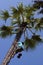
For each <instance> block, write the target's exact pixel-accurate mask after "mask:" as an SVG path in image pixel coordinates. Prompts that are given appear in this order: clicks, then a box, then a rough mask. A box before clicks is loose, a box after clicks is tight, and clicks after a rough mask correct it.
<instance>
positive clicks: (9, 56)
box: [1, 27, 24, 65]
mask: <svg viewBox="0 0 43 65" xmlns="http://www.w3.org/2000/svg"><path fill="white" fill-rule="evenodd" d="M20 29H21V30H20V31H19V32H18V33H17V35H16V37H15V40H14V42H13V44H12V46H11V48H10V49H9V51H8V53H7V55H6V57H5V58H4V60H3V62H2V64H1V65H8V63H9V62H10V60H11V59H12V58H13V57H14V55H15V54H16V50H17V42H18V41H19V40H20V37H21V35H22V33H23V30H24V27H21V28H20Z"/></svg>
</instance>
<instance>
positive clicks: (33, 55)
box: [0, 0, 43, 65]
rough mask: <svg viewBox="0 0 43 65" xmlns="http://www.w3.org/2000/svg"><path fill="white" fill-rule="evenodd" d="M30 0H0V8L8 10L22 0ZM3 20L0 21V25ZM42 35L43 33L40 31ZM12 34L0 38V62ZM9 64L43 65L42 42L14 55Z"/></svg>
mask: <svg viewBox="0 0 43 65" xmlns="http://www.w3.org/2000/svg"><path fill="white" fill-rule="evenodd" d="M31 1H32V0H0V10H5V9H7V10H10V7H11V6H15V7H16V6H17V4H18V3H20V2H22V3H23V4H24V5H28V4H30V3H31ZM3 23H4V22H3V21H0V25H2V24H3ZM39 34H40V32H39ZM41 36H42V37H43V33H42V32H41ZM13 40H14V36H12V37H8V38H6V39H2V38H0V63H1V62H2V61H3V59H4V57H5V55H6V53H7V51H8V50H9V48H10V46H11V44H12V42H13ZM9 65H43V44H41V45H38V46H36V48H35V49H34V50H29V51H28V52H26V51H25V52H23V56H22V57H21V58H20V59H17V57H16V56H15V57H14V58H13V59H12V60H11V62H10V63H9Z"/></svg>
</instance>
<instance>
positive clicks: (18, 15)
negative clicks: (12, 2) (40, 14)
mask: <svg viewBox="0 0 43 65" xmlns="http://www.w3.org/2000/svg"><path fill="white" fill-rule="evenodd" d="M37 10H38V8H36V7H34V5H33V6H23V4H22V3H21V4H19V5H18V6H17V7H16V8H15V7H11V13H10V14H9V12H8V11H7V10H5V11H1V14H0V18H1V19H3V20H5V23H6V21H7V20H8V18H10V19H11V25H10V26H6V25H3V26H2V27H0V36H1V37H2V38H6V37H7V36H11V35H13V34H16V37H15V39H14V41H13V43H12V46H11V48H10V49H9V51H8V53H7V55H6V57H5V58H4V60H3V62H2V65H7V64H8V63H9V62H10V60H11V59H12V58H13V57H14V55H15V54H17V53H19V52H22V51H24V50H28V48H31V49H32V48H34V47H35V46H36V44H37V43H39V42H41V41H42V39H41V37H40V35H36V32H37V31H38V30H41V29H42V28H43V22H42V21H43V18H36V19H35V18H34V12H36V11H37ZM33 29H34V30H35V32H34V31H33ZM29 31H30V32H31V33H32V35H31V34H30V33H28V32H29ZM22 35H23V36H24V41H23V46H24V48H22V46H18V42H19V41H20V38H21V36H22ZM29 35H31V38H29ZM21 43H22V42H21ZM20 56H21V54H19V55H18V58H20Z"/></svg>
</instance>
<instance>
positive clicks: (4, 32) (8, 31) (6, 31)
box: [0, 25, 13, 38]
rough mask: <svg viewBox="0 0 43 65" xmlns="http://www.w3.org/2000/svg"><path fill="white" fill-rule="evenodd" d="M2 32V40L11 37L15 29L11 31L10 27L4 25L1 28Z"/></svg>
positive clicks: (0, 34)
mask: <svg viewBox="0 0 43 65" xmlns="http://www.w3.org/2000/svg"><path fill="white" fill-rule="evenodd" d="M0 31H1V33H0V36H1V37H2V38H5V37H7V36H9V35H12V31H13V29H11V28H10V27H8V26H5V25H4V26H2V27H1V28H0Z"/></svg>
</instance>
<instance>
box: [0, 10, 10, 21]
mask: <svg viewBox="0 0 43 65" xmlns="http://www.w3.org/2000/svg"><path fill="white" fill-rule="evenodd" d="M0 17H1V19H3V20H5V21H6V20H7V19H8V18H9V17H10V15H9V12H8V11H7V10H5V11H1V15H0Z"/></svg>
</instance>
